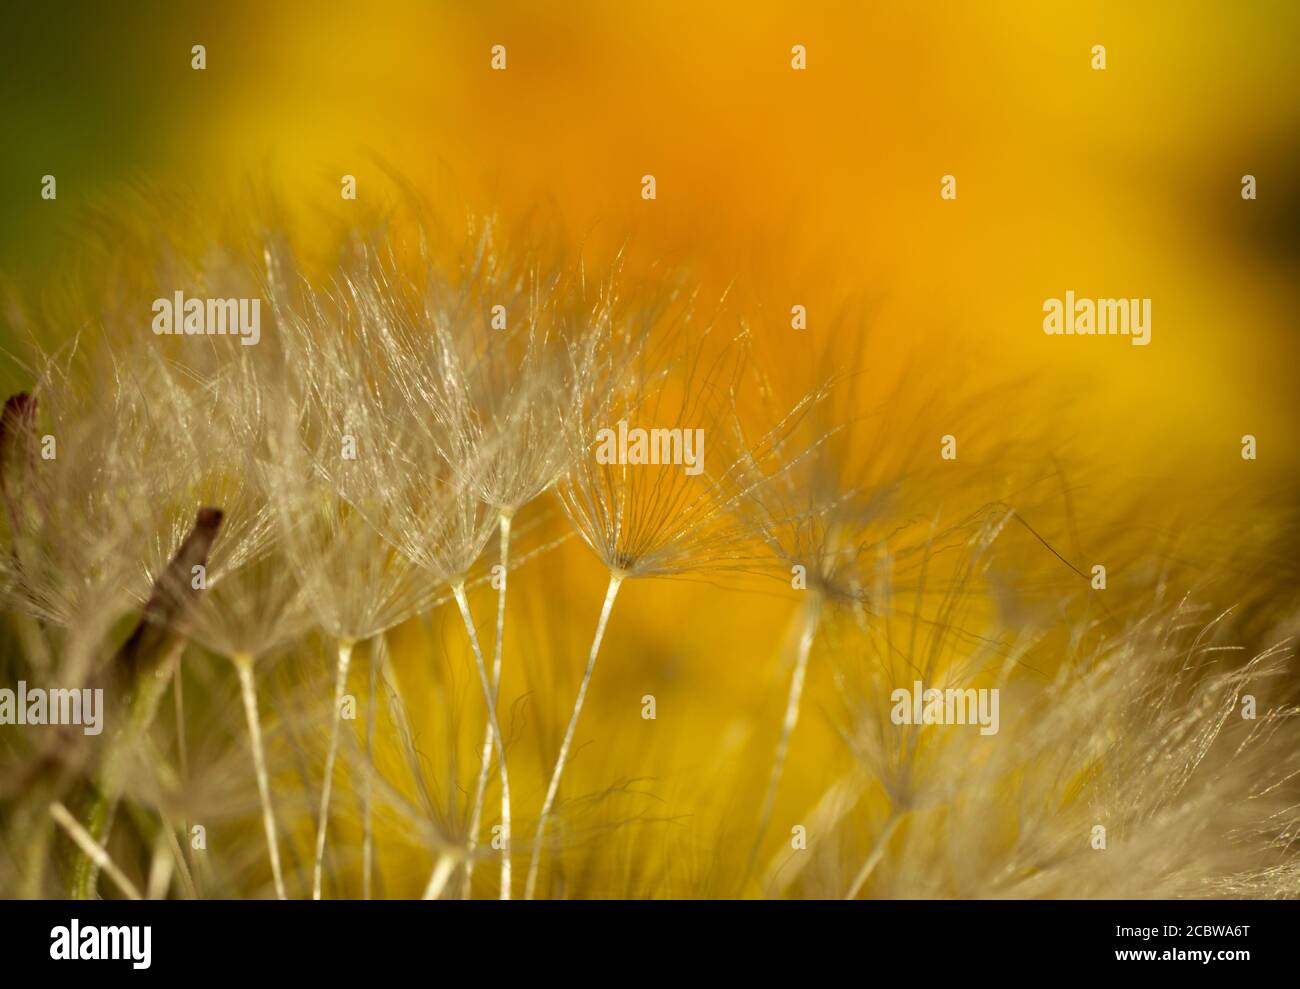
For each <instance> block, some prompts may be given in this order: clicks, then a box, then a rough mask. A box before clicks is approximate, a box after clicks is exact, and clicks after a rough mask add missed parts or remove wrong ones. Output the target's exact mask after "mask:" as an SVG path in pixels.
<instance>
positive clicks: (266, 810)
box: [230, 653, 288, 900]
mask: <svg viewBox="0 0 1300 989" xmlns="http://www.w3.org/2000/svg"><path fill="white" fill-rule="evenodd" d="M230 659H231V662H233V663H234V664H235V672H236V673H237V674H238V675H239V692H240V694H241V695H242V696H243V698H244V718H245V720H246V721H247V722H248V742H249V746H250V748H252V750H253V769H254V771H255V772H256V773H257V795H258V797H259V798H260V800H261V802H262V828H263V829H264V830H265V831H266V850H267V853H268V854H269V855H270V856H271V875H272V876H273V877H274V879H275V895H276V896H277V897H279V898H280V899H281V900H284V899H287V898H288V897H287V896H286V895H285V892H284V873H283V872H282V871H281V869H280V844H279V839H278V838H277V837H276V829H275V811H274V810H273V809H272V806H271V778H270V775H269V774H268V773H267V771H266V751H265V750H264V749H263V747H262V721H261V718H260V717H259V716H258V713H257V687H256V686H255V685H254V683H253V657H252V656H251V655H249V654H248V653H236V654H235V655H234V656H231V657H230Z"/></svg>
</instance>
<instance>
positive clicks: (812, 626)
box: [741, 592, 821, 885]
mask: <svg viewBox="0 0 1300 989" xmlns="http://www.w3.org/2000/svg"><path fill="white" fill-rule="evenodd" d="M820 615H821V598H820V597H819V596H818V595H817V594H816V593H815V592H813V593H810V595H809V597H808V602H807V604H805V605H804V615H803V630H802V631H801V632H800V633H799V647H798V650H797V652H796V653H795V658H794V672H793V673H792V674H791V676H790V692H789V694H787V696H786V701H785V718H784V719H782V722H781V735H780V737H779V738H778V739H777V740H776V755H775V756H774V757H773V759H772V773H771V775H770V776H769V777H768V781H767V792H766V793H765V794H764V795H763V809H762V810H761V811H760V812H759V815H758V833H757V834H755V836H754V844H753V847H752V848H751V849H750V852H749V860H748V862H747V863H746V865H745V873H744V875H743V877H742V878H741V883H742V885H743V884H744V883H746V882H748V881H749V877H750V874H751V873H752V872H753V871H754V863H755V861H756V860H757V859H758V853H759V851H760V850H761V848H762V845H763V838H764V837H765V836H766V835H767V829H768V825H770V824H771V823H772V814H773V812H774V811H775V810H776V793H777V789H778V788H779V787H780V785H781V773H782V772H783V771H784V770H785V759H786V756H787V755H788V754H789V751H790V736H792V735H793V734H794V729H795V725H796V724H798V723H799V702H800V700H801V699H802V697H803V685H804V681H805V680H806V679H807V676H808V657H809V655H810V654H811V653H812V644H813V639H815V638H816V637H817V622H818V620H819V618H820Z"/></svg>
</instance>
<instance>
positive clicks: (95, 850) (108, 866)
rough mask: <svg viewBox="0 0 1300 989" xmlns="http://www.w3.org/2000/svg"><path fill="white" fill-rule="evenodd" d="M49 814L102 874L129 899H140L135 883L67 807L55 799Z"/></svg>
mask: <svg viewBox="0 0 1300 989" xmlns="http://www.w3.org/2000/svg"><path fill="white" fill-rule="evenodd" d="M50 816H51V817H52V818H54V820H55V821H57V822H58V824H59V826H60V827H61V828H63V830H64V831H66V832H68V836H69V837H70V838H71V839H72V840H73V841H75V842H76V843H77V847H78V848H80V849H81V851H82V852H83V853H84V854H85V856H86V858H88V859H90V860H91V861H92V862H94V863H95V865H97V866H98V867H99V868H100V869H101V870H103V873H104V875H106V876H108V878H109V879H111V880H113V882H114V883H115V884H116V885H117V888H118V889H120V890H121V891H122V893H123V894H124V895H125V896H126V897H127V898H128V899H131V900H138V899H140V891H139V890H138V889H136V888H135V884H134V883H133V882H131V880H129V879H127V878H126V875H125V874H124V873H123V872H122V870H121V869H119V868H118V867H117V863H116V862H114V861H113V860H112V859H111V858H109V855H108V852H106V851H104V848H103V846H102V845H100V844H99V843H98V842H97V841H95V839H94V838H93V837H91V834H90V832H89V831H87V830H86V829H85V828H83V827H82V826H81V823H80V822H79V821H78V820H77V819H76V818H75V817H73V816H72V815H71V814H69V813H68V808H66V807H64V806H63V804H61V803H59V802H58V801H57V800H56V801H55V802H54V803H52V804H50Z"/></svg>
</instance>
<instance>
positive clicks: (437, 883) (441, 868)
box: [424, 855, 456, 900]
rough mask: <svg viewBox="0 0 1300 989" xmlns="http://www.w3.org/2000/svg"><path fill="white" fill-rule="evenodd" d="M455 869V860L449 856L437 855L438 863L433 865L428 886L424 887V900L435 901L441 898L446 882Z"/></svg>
mask: <svg viewBox="0 0 1300 989" xmlns="http://www.w3.org/2000/svg"><path fill="white" fill-rule="evenodd" d="M455 869H456V860H455V858H453V857H452V856H450V855H439V856H438V861H437V862H435V863H434V865H433V872H432V873H430V875H429V882H428V885H426V886H425V887H424V899H426V900H436V899H437V898H438V897H440V896H442V891H443V889H444V888H446V885H447V880H448V879H450V878H451V874H452V872H454V871H455Z"/></svg>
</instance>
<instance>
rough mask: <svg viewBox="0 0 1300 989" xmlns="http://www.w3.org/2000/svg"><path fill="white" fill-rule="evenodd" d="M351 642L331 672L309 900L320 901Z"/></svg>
mask: <svg viewBox="0 0 1300 989" xmlns="http://www.w3.org/2000/svg"><path fill="white" fill-rule="evenodd" d="M352 645H353V642H352V640H351V639H339V662H338V668H337V670H335V673H334V713H333V714H332V716H331V717H330V741H329V748H328V749H326V750H325V779H324V781H323V783H322V785H321V791H320V816H319V818H318V819H317V821H316V867H315V871H314V872H313V874H312V880H311V898H312V899H313V900H319V899H320V886H321V868H322V863H323V862H324V861H325V833H326V831H328V830H329V815H330V787H331V786H332V785H333V782H334V757H335V755H337V753H338V748H339V721H340V720H341V718H342V717H343V711H342V708H343V694H344V692H345V691H346V690H347V685H348V663H350V662H351V661H352Z"/></svg>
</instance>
